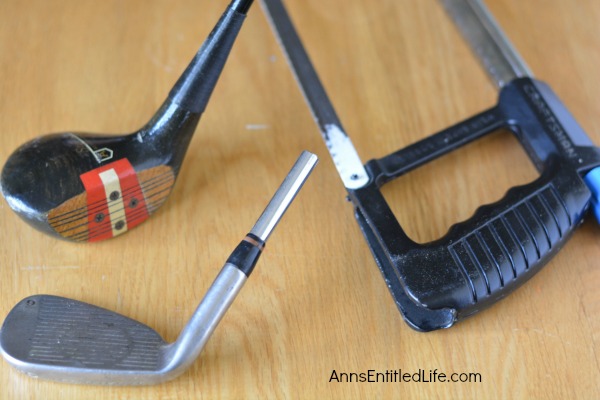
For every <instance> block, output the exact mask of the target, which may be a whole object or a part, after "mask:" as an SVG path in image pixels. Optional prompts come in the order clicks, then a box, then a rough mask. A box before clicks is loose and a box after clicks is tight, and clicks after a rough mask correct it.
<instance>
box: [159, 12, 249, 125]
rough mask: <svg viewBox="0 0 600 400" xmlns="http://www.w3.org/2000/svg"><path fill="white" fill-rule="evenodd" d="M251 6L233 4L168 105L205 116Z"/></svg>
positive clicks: (194, 59) (206, 41) (186, 73)
mask: <svg viewBox="0 0 600 400" xmlns="http://www.w3.org/2000/svg"><path fill="white" fill-rule="evenodd" d="M251 3H252V2H251V1H250V2H248V1H247V0H246V1H242V0H234V1H233V2H232V3H231V4H230V5H229V7H227V9H226V10H225V12H224V13H223V15H222V16H221V19H220V20H219V22H217V24H216V25H215V27H214V28H213V30H212V32H211V33H210V34H209V36H208V38H207V39H206V40H205V41H204V43H203V44H202V47H201V48H200V50H198V53H196V56H195V57H194V58H193V60H192V61H191V62H190V64H189V65H188V67H187V68H186V70H185V71H184V73H183V74H182V75H181V77H180V78H179V80H178V81H177V83H175V86H174V87H173V89H171V92H170V93H169V97H168V101H170V102H172V103H174V104H177V105H178V106H179V107H181V108H183V109H186V110H188V111H191V112H194V113H198V114H200V113H202V112H203V111H204V109H205V108H206V105H207V104H208V100H209V99H210V95H211V94H212V92H213V89H214V88H215V86H216V84H217V81H218V79H219V76H220V74H221V71H222V70H223V67H224V66H225V62H226V61H227V57H228V56H229V53H230V52H231V48H232V47H233V43H234V42H235V39H236V37H237V34H238V33H239V31H240V29H241V27H242V23H243V22H244V19H245V17H246V14H245V11H247V9H248V7H250V4H251Z"/></svg>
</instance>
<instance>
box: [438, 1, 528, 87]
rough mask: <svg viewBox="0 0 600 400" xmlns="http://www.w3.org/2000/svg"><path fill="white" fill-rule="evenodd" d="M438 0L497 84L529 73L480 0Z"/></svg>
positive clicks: (502, 83) (502, 84)
mask: <svg viewBox="0 0 600 400" xmlns="http://www.w3.org/2000/svg"><path fill="white" fill-rule="evenodd" d="M440 1H441V3H442V4H443V6H444V7H445V9H446V12H447V13H448V15H449V16H450V17H451V18H452V20H453V21H454V23H455V24H456V26H457V27H458V28H459V30H460V32H461V33H462V35H463V37H464V38H465V40H466V41H467V42H468V43H469V45H470V46H471V49H472V50H473V52H474V53H475V54H476V55H477V56H478V57H479V60H480V62H481V63H482V64H483V66H484V68H485V70H486V71H487V73H488V74H489V76H490V78H491V79H492V81H493V82H494V83H495V84H496V85H497V86H498V87H499V88H501V87H503V86H504V85H506V84H507V83H509V82H510V81H512V80H513V79H516V78H522V77H526V76H528V77H533V74H532V73H531V70H530V69H529V67H528V66H527V64H526V63H525V61H523V59H522V58H521V56H520V55H519V53H518V52H517V51H516V50H515V48H514V47H513V46H512V44H511V43H510V41H509V40H508V39H507V37H506V35H505V34H504V32H502V29H501V28H500V27H499V26H498V24H497V23H496V21H495V19H494V17H493V16H492V14H491V13H490V12H489V10H488V9H487V7H486V6H485V4H483V2H482V1H481V0H440Z"/></svg>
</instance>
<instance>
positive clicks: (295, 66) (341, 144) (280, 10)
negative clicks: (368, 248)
mask: <svg viewBox="0 0 600 400" xmlns="http://www.w3.org/2000/svg"><path fill="white" fill-rule="evenodd" d="M261 4H262V6H263V9H264V10H265V11H266V14H267V16H268V17H269V19H270V21H271V25H272V27H273V30H274V31H275V33H276V35H275V36H276V37H278V39H279V41H280V44H281V47H282V48H283V50H284V52H285V53H286V55H287V57H288V61H289V63H290V66H291V67H292V71H293V72H294V74H295V75H296V80H297V81H298V83H299V85H300V88H301V89H302V91H303V93H304V97H305V98H306V101H307V103H308V105H309V106H310V109H311V111H312V113H313V116H314V118H315V120H316V121H317V124H318V126H319V128H320V130H321V136H322V137H323V140H324V141H325V144H326V145H327V149H328V150H329V154H330V155H331V158H332V159H333V163H334V164H335V167H336V169H337V171H338V173H339V175H340V177H341V178H342V182H343V183H344V186H345V187H346V188H347V189H357V188H359V187H361V186H364V185H365V184H367V183H368V181H369V176H368V175H367V172H366V171H365V169H364V166H363V164H362V162H361V160H360V157H359V156H358V153H357V151H356V149H355V147H354V145H353V144H352V141H351V140H350V137H349V136H348V135H347V134H346V132H345V131H344V128H343V127H342V123H341V122H340V119H339V118H338V116H337V114H336V112H335V109H334V107H333V104H332V103H331V100H329V97H328V96H327V93H326V92H325V89H324V88H323V85H322V84H321V80H320V79H319V76H318V74H317V72H316V71H315V68H314V66H313V64H312V62H311V61H310V57H309V56H308V54H307V53H306V50H305V49H304V46H303V45H302V41H301V40H300V37H299V36H298V33H297V32H296V29H295V28H294V25H293V23H292V21H291V19H290V17H289V15H288V13H287V11H286V9H285V7H284V6H283V4H282V2H281V1H280V0H262V1H261Z"/></svg>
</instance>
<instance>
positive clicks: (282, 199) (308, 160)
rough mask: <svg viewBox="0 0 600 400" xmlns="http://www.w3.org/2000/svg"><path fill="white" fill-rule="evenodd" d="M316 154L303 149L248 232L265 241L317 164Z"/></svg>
mask: <svg viewBox="0 0 600 400" xmlns="http://www.w3.org/2000/svg"><path fill="white" fill-rule="evenodd" d="M317 161H318V158H317V156H316V155H314V154H312V153H309V152H308V151H303V152H302V154H301V155H300V157H299V158H298V160H297V161H296V163H295V164H294V166H293V167H292V169H291V170H290V172H289V174H288V175H287V176H286V177H285V179H284V180H283V183H282V184H281V186H279V189H277V192H275V194H274V195H273V198H272V199H271V201H270V202H269V204H268V205H267V207H266V208H265V210H264V211H263V213H262V214H261V216H260V217H259V218H258V220H257V221H256V224H254V227H253V228H252V230H250V233H251V234H253V235H255V236H257V237H258V238H259V239H261V240H262V241H263V242H265V241H266V240H267V239H268V237H269V235H270V234H271V232H272V231H273V229H275V226H277V223H278V222H279V220H280V219H281V216H282V215H283V213H284V212H285V210H287V208H288V207H289V205H290V204H291V202H292V201H293V200H294V198H295V197H296V194H298V191H299V190H300V188H302V185H303V184H304V182H305V180H306V178H307V177H308V175H309V174H310V172H311V171H312V169H313V168H314V166H315V165H316V164H317Z"/></svg>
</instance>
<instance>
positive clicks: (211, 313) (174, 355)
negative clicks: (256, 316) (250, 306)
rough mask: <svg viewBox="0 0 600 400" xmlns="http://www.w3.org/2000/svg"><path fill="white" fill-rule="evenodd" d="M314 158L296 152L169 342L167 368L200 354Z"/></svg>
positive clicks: (311, 165) (176, 367)
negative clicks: (256, 216) (247, 230)
mask: <svg viewBox="0 0 600 400" xmlns="http://www.w3.org/2000/svg"><path fill="white" fill-rule="evenodd" d="M317 161H318V159H317V156H316V155H314V154H311V153H309V152H306V151H305V152H303V153H302V154H301V155H300V157H299V158H298V160H297V161H296V163H295V164H294V166H293V167H292V169H291V171H290V172H289V174H288V175H287V177H286V178H285V180H284V181H283V183H282V184H281V186H280V187H279V189H278V190H277V192H276V193H275V195H274V196H273V198H272V199H271V201H270V203H269V205H268V206H267V208H266V209H265V211H264V212H263V213H262V214H261V216H260V217H259V219H258V221H257V223H256V225H255V227H254V228H253V229H252V231H251V233H249V234H248V236H247V237H246V238H245V239H244V240H242V242H241V243H240V244H239V245H238V246H237V247H236V249H235V250H234V251H233V253H231V256H230V257H229V259H228V260H227V262H226V263H225V266H224V267H223V269H222V270H221V272H220V273H219V275H218V276H217V278H216V279H215V281H214V282H213V284H212V285H211V287H210V288H209V289H208V292H207V293H206V295H205V296H204V299H202V302H201V303H200V305H199V306H198V308H197V309H196V311H195V312H194V314H193V316H192V318H191V319H190V321H189V322H188V324H187V325H186V326H185V328H184V329H183V331H182V332H181V334H180V335H179V337H178V338H177V341H175V342H174V343H173V344H172V345H169V352H170V354H169V357H168V359H170V360H171V361H170V365H171V367H169V369H171V368H174V369H179V368H186V367H187V366H188V365H189V364H191V363H192V362H193V361H194V360H195V359H196V357H197V356H198V355H199V354H200V352H201V351H202V348H203V347H204V345H205V343H206V341H207V340H208V339H209V338H210V336H211V335H212V333H213V331H214V330H215V328H216V327H217V325H218V324H219V322H220V321H221V318H223V316H224V315H225V312H227V310H228V309H229V306H230V305H231V304H232V303H233V300H234V299H235V298H236V296H237V295H238V293H239V291H240V290H241V288H242V286H243V285H244V283H245V282H246V280H247V279H248V276H249V275H250V272H252V269H253V268H254V265H255V264H256V262H257V261H258V258H259V257H260V254H261V251H262V249H263V246H264V243H265V241H266V240H267V238H268V237H269V235H270V233H271V232H272V230H273V228H275V226H276V225H277V223H278V222H279V220H280V219H281V217H282V216H283V214H284V213H285V211H286V210H287V208H288V206H289V205H290V204H291V202H292V201H293V200H294V198H295V197H296V194H297V193H298V191H299V190H300V189H301V188H302V185H303V184H304V182H305V181H306V179H307V178H308V176H309V175H310V173H311V171H312V169H313V167H314V166H315V165H316V163H317ZM257 226H258V228H257ZM252 232H255V233H252Z"/></svg>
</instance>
